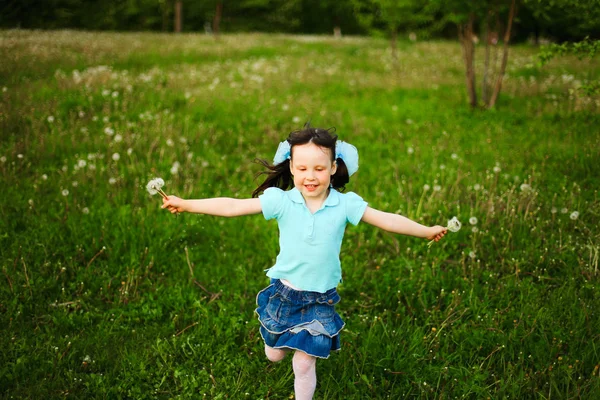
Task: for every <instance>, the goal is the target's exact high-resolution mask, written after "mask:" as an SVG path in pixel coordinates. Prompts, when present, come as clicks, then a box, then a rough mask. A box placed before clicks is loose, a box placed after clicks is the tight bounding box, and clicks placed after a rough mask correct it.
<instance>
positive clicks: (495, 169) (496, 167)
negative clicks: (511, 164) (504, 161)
mask: <svg viewBox="0 0 600 400" xmlns="http://www.w3.org/2000/svg"><path fill="white" fill-rule="evenodd" d="M500 171H502V168H500V166H499V165H497V164H496V166H495V167H494V172H495V173H499V172H500Z"/></svg>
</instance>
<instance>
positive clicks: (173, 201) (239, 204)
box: [162, 196, 262, 217]
mask: <svg viewBox="0 0 600 400" xmlns="http://www.w3.org/2000/svg"><path fill="white" fill-rule="evenodd" d="M162 208H166V209H167V210H169V211H170V212H171V213H173V214H174V213H178V212H179V213H181V212H189V213H196V214H208V215H216V216H220V217H237V216H240V215H250V214H259V213H260V212H262V207H261V206H260V200H259V199H257V198H252V199H233V198H230V197H217V198H212V199H198V200H186V199H180V198H179V197H177V196H167V198H166V199H165V198H163V205H162Z"/></svg>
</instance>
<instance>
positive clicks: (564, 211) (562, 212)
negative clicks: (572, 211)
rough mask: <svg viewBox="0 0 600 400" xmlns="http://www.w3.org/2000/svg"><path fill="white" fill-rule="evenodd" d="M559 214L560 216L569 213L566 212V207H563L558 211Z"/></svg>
mask: <svg viewBox="0 0 600 400" xmlns="http://www.w3.org/2000/svg"><path fill="white" fill-rule="evenodd" d="M560 212H561V214H566V213H568V212H569V210H567V208H566V207H563V208H561V209H560Z"/></svg>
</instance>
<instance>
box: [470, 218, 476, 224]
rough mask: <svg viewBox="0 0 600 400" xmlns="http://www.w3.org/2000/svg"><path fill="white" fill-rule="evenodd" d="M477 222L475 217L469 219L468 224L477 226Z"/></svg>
mask: <svg viewBox="0 0 600 400" xmlns="http://www.w3.org/2000/svg"><path fill="white" fill-rule="evenodd" d="M477 222H478V221H477V217H471V218H469V223H470V224H471V225H477Z"/></svg>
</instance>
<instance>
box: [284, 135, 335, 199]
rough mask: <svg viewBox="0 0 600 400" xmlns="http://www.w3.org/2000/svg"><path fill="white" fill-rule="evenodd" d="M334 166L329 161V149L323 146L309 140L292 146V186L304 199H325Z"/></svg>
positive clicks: (333, 172) (333, 163)
mask: <svg viewBox="0 0 600 400" xmlns="http://www.w3.org/2000/svg"><path fill="white" fill-rule="evenodd" d="M336 168H337V165H336V164H335V162H333V161H331V150H329V149H327V148H325V147H320V146H318V145H316V144H314V143H312V142H309V143H306V144H301V145H296V146H294V147H293V148H292V159H291V160H290V170H291V172H292V176H293V177H294V186H295V187H296V189H298V190H299V191H300V193H302V196H304V198H305V199H311V200H325V198H326V197H327V194H328V193H329V192H328V189H329V183H330V182H331V175H333V174H335V171H336Z"/></svg>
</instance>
